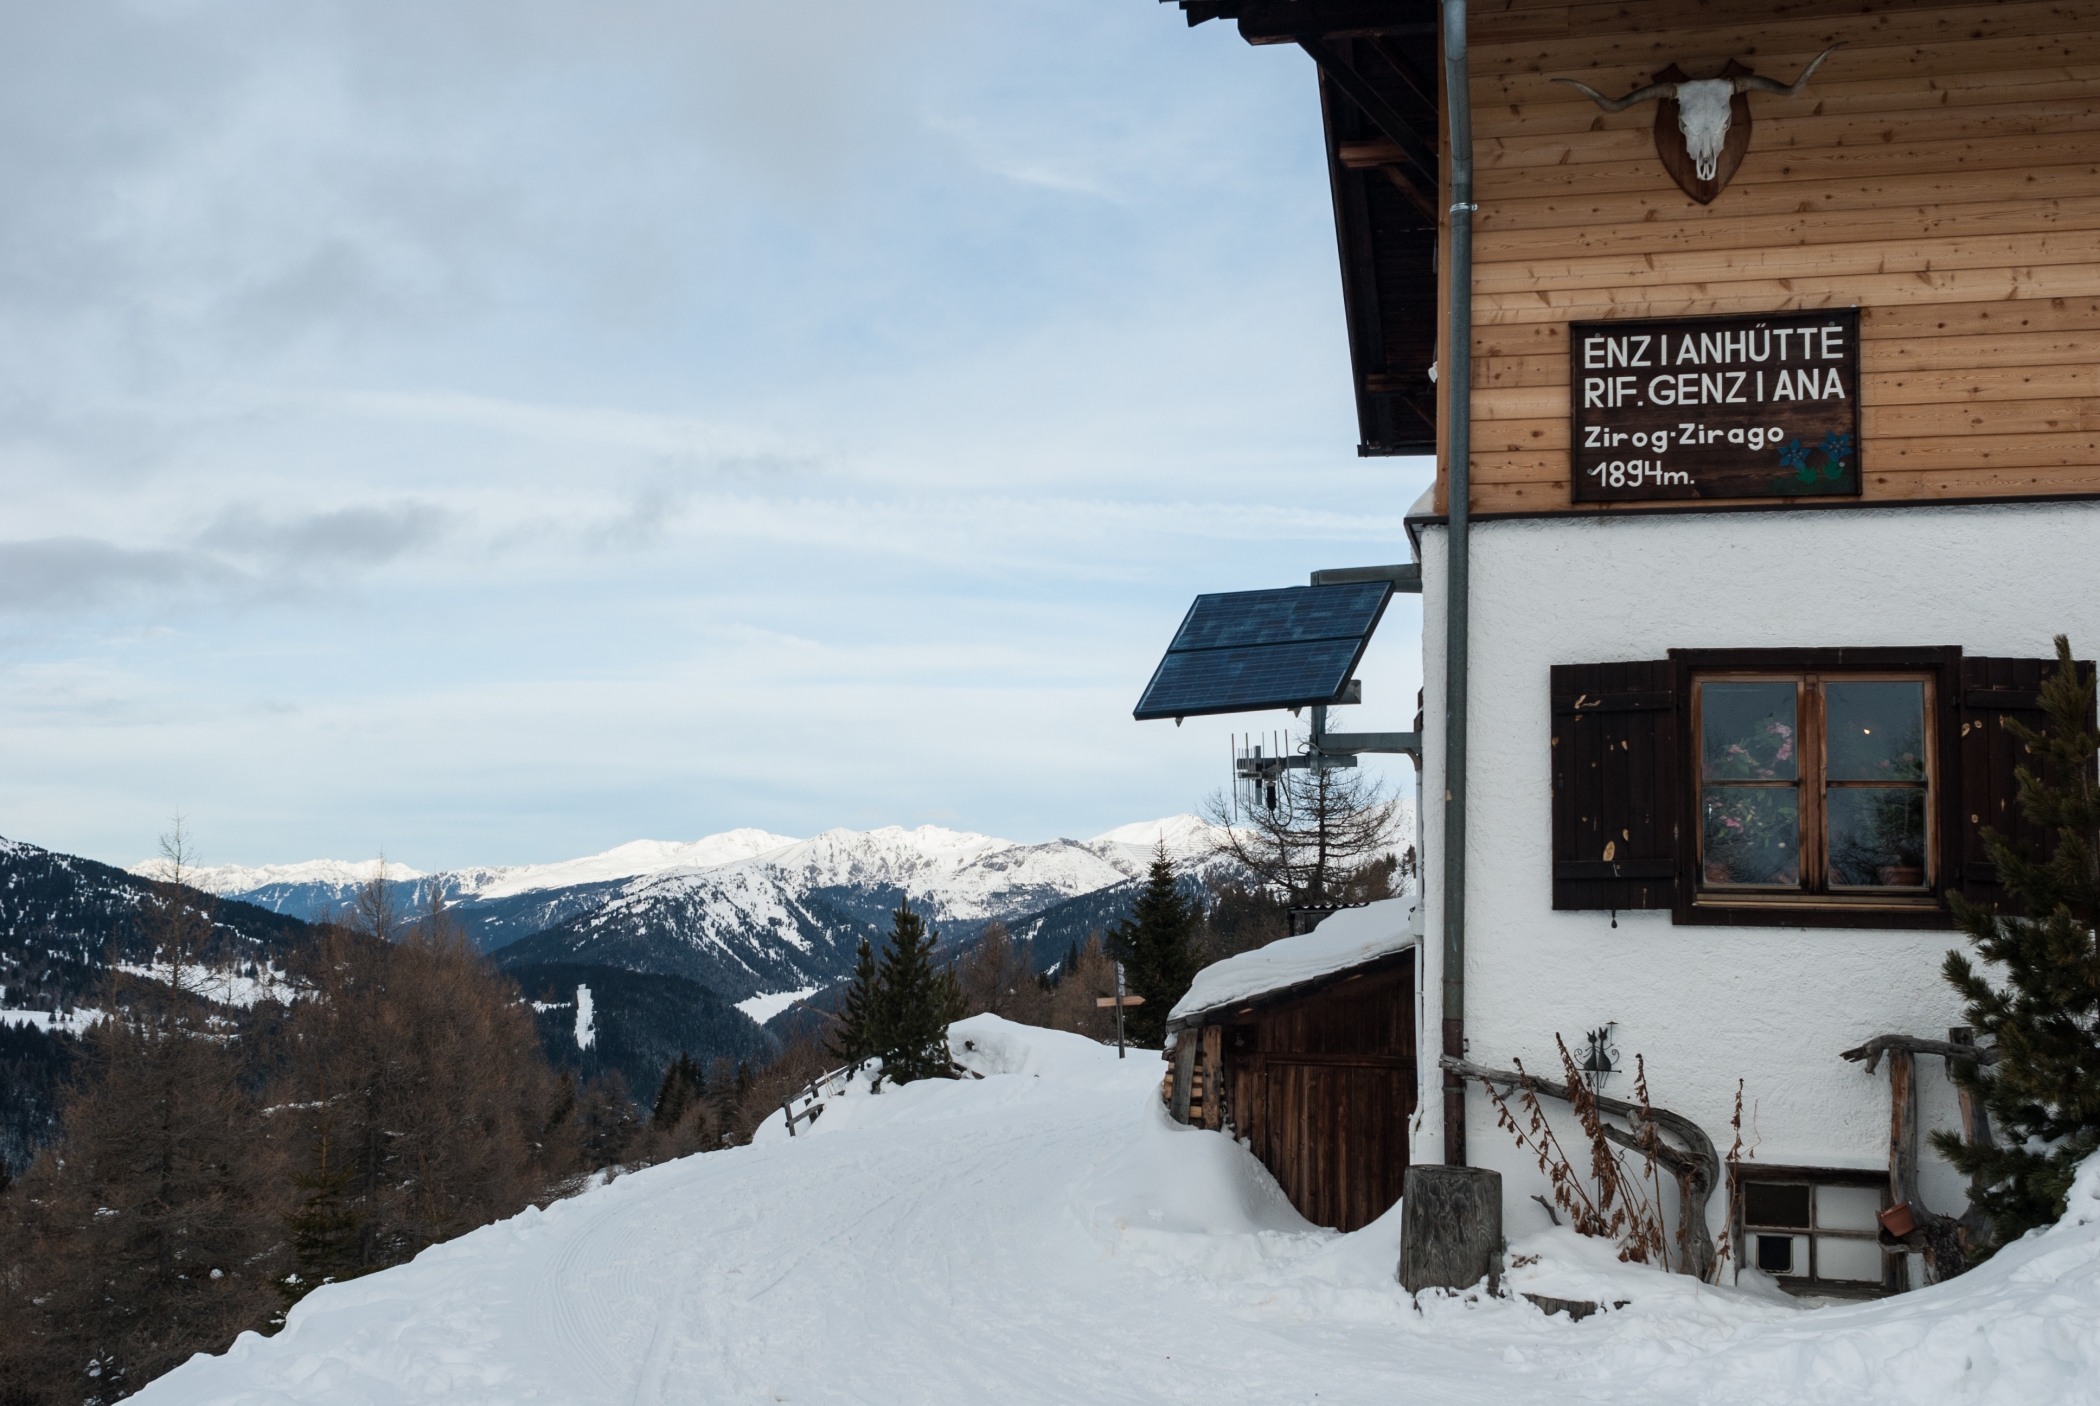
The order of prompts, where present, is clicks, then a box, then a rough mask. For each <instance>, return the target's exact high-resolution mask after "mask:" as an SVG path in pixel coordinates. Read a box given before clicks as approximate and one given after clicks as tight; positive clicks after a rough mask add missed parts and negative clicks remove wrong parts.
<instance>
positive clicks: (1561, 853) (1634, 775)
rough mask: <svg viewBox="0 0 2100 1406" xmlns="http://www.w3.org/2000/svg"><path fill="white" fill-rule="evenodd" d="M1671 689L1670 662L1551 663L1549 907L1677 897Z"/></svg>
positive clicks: (1654, 903)
mask: <svg viewBox="0 0 2100 1406" xmlns="http://www.w3.org/2000/svg"><path fill="white" fill-rule="evenodd" d="M1675 689H1676V683H1675V676H1674V672H1673V669H1672V666H1671V664H1670V661H1669V660H1667V659H1655V660H1645V661H1641V662H1638V663H1632V664H1556V665H1554V666H1553V676H1552V693H1553V906H1554V907H1555V908H1556V909H1581V908H1669V907H1672V906H1673V905H1674V904H1675V902H1676V894H1677V843H1678V836H1677V817H1678V815H1679V813H1680V812H1681V810H1682V809H1683V802H1682V798H1681V797H1680V796H1679V795H1678V787H1679V785H1680V781H1679V777H1680V774H1681V771H1682V767H1681V764H1680V761H1679V758H1678V740H1677V695H1676V691H1675Z"/></svg>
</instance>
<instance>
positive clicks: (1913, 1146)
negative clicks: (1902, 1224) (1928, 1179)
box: [1889, 1049, 1925, 1214]
mask: <svg viewBox="0 0 2100 1406" xmlns="http://www.w3.org/2000/svg"><path fill="white" fill-rule="evenodd" d="M1917 1061H1918V1057H1917V1056H1916V1055H1915V1054H1913V1053H1912V1052H1911V1051H1909V1050H1906V1049H1892V1050H1890V1051H1889V1199H1890V1200H1891V1201H1892V1202H1893V1203H1894V1204H1896V1205H1898V1206H1909V1207H1910V1208H1911V1210H1912V1212H1913V1214H1917V1213H1920V1212H1922V1211H1923V1210H1924V1209H1925V1208H1924V1207H1923V1206H1922V1205H1920V1204H1919V1202H1918V1067H1917Z"/></svg>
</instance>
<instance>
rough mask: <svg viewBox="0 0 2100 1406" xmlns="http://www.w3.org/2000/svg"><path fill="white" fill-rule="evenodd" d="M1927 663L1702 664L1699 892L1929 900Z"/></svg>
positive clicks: (1698, 686)
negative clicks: (1761, 669) (1835, 668)
mask: <svg viewBox="0 0 2100 1406" xmlns="http://www.w3.org/2000/svg"><path fill="white" fill-rule="evenodd" d="M1933 685H1934V681H1933V679H1932V677H1931V676H1930V675H1927V674H1910V675H1905V674H1859V675H1843V674H1818V673H1799V674H1762V673H1760V674H1736V673H1730V674H1719V673H1713V674H1703V675H1700V676H1697V677H1695V678H1694V680H1693V684H1692V689H1693V692H1692V719H1693V724H1692V726H1693V734H1694V736H1695V737H1696V738H1697V739H1698V741H1697V746H1698V753H1697V758H1698V777H1699V779H1698V787H1699V795H1698V806H1699V853H1698V857H1697V872H1698V899H1699V901H1702V902H1724V903H1730V904H1740V903H1746V902H1749V903H1756V902H1767V903H1773V902H1780V903H1784V902H1804V901H1810V902H1816V903H1823V904H1828V903H1831V902H1871V903H1877V904H1884V905H1885V904H1888V903H1891V902H1896V903H1914V904H1917V905H1920V906H1925V905H1931V904H1933V902H1934V900H1933V897H1932V889H1933V884H1934V881H1935V877H1936V876H1935V874H1934V872H1933V870H1934V857H1933V849H1934V843H1933V842H1934V835H1933V820H1932V817H1933V801H1934V792H1933V788H1934V784H1935V779H1936V778H1935V777H1934V774H1933V773H1934V770H1935V768H1934V766H1933V750H1934V749H1933V748H1932V747H1931V746H1929V745H1928V738H1929V737H1930V735H1931V734H1930V731H1929V729H1928V727H1927V721H1928V720H1929V719H1930V718H1932V716H1933Z"/></svg>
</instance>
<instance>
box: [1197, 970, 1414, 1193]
mask: <svg viewBox="0 0 2100 1406" xmlns="http://www.w3.org/2000/svg"><path fill="white" fill-rule="evenodd" d="M1414 984H1415V963H1414V953H1413V952H1412V951H1409V952H1405V953H1402V954H1400V955H1399V956H1398V957H1397V958H1388V959H1384V960H1381V961H1380V962H1377V963H1375V964H1372V965H1369V966H1366V967H1364V968H1361V969H1358V970H1356V971H1351V972H1342V973H1337V974H1336V975H1335V976H1333V977H1332V978H1329V979H1327V980H1325V981H1322V982H1320V983H1318V984H1316V985H1313V986H1311V987H1308V988H1302V989H1297V990H1293V991H1289V992H1285V993H1279V994H1277V995H1274V996H1270V997H1258V998H1255V999H1254V1000H1251V1001H1245V1002H1240V1003H1238V1008H1237V1009H1235V1010H1232V1011H1228V1012H1216V1013H1212V1014H1210V1015H1209V1016H1207V1017H1203V1018H1204V1019H1207V1020H1208V1021H1209V1022H1210V1023H1208V1024H1205V1025H1203V1026H1201V1027H1200V1028H1190V1029H1184V1030H1183V1032H1182V1034H1181V1036H1180V1038H1181V1039H1183V1040H1193V1041H1195V1042H1196V1061H1195V1074H1194V1078H1193V1080H1192V1086H1193V1087H1192V1090H1191V1099H1190V1107H1189V1121H1190V1122H1191V1123H1192V1124H1194V1125H1196V1126H1199V1127H1206V1128H1213V1129H1217V1130H1219V1131H1223V1132H1226V1133H1228V1134H1230V1135H1231V1136H1233V1137H1236V1138H1245V1139H1247V1140H1248V1143H1249V1145H1250V1146H1251V1148H1252V1150H1253V1152H1254V1155H1255V1156H1256V1157H1258V1158H1259V1159H1260V1160H1261V1163H1262V1165H1263V1166H1265V1167H1267V1168H1268V1169H1269V1171H1270V1173H1271V1174H1273V1175H1274V1176H1275V1178H1276V1181H1277V1184H1278V1185H1280V1186H1281V1187H1282V1188H1283V1191H1284V1194H1285V1195H1286V1196H1288V1197H1289V1198H1290V1201H1291V1204H1292V1205H1293V1206H1295V1207H1297V1209H1298V1212H1299V1214H1301V1215H1303V1216H1304V1217H1305V1218H1306V1219H1307V1220H1309V1221H1312V1222H1313V1223H1314V1224H1316V1225H1325V1226H1332V1227H1334V1228H1335V1229H1337V1230H1345V1231H1347V1230H1358V1229H1361V1228H1362V1227H1364V1226H1366V1225H1369V1224H1370V1223H1371V1222H1372V1221H1374V1220H1376V1219H1378V1217H1380V1216H1381V1215H1383V1214H1385V1212H1387V1211H1388V1210H1390V1209H1392V1206H1393V1203H1394V1202H1396V1201H1398V1200H1399V1199H1400V1190H1401V1183H1402V1181H1403V1179H1404V1178H1405V1176H1406V1173H1407V1159H1408V1151H1407V1149H1408V1120H1409V1119H1410V1118H1411V1117H1412V1116H1413V1114H1414V1110H1415V1100H1416V1094H1415V1090H1416V1084H1417V1080H1416V1069H1415V1035H1414V999H1415V998H1414Z"/></svg>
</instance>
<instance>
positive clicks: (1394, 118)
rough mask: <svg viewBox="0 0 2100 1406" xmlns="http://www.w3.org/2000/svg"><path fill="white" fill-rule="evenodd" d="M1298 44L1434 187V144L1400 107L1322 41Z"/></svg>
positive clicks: (1435, 176)
mask: <svg viewBox="0 0 2100 1406" xmlns="http://www.w3.org/2000/svg"><path fill="white" fill-rule="evenodd" d="M1299 47H1300V48H1302V49H1304V50H1305V52H1306V53H1307V54H1309V55H1311V56H1312V61H1313V62H1314V63H1316V64H1318V65H1319V67H1320V72H1321V73H1322V74H1324V75H1326V78H1327V81H1328V82H1330V83H1332V84H1334V86H1335V87H1337V88H1339V89H1341V90H1342V92H1343V93H1344V94H1346V95H1347V96H1348V99H1349V101H1351V102H1353V103H1355V104H1356V105H1357V107H1359V108H1360V109H1362V111H1363V114H1364V116H1366V117H1368V118H1370V119H1371V125H1372V126H1374V127H1376V128H1377V129H1378V130H1379V131H1380V132H1382V133H1384V135H1385V138H1386V140H1387V141H1389V142H1391V143H1392V144H1393V145H1394V146H1395V147H1396V148H1398V150H1399V153H1400V157H1401V158H1402V159H1403V160H1405V161H1406V162H1407V163H1408V164H1409V165H1411V166H1413V167H1414V168H1415V170H1416V171H1418V172H1419V173H1420V174H1421V177H1422V180H1423V182H1424V183H1425V184H1427V185H1429V186H1431V187H1432V188H1434V187H1435V186H1436V185H1437V182H1438V181H1439V180H1441V175H1440V173H1439V171H1438V169H1437V157H1436V144H1435V143H1434V142H1425V141H1423V140H1422V137H1421V135H1420V134H1419V133H1417V132H1416V131H1415V129H1414V128H1413V126H1411V125H1410V124H1409V123H1408V120H1407V119H1406V118H1405V117H1402V116H1401V115H1400V110H1399V109H1398V108H1396V107H1394V106H1393V105H1392V104H1391V103H1389V102H1387V101H1386V100H1385V96H1384V95H1383V94H1382V93H1380V92H1379V91H1378V90H1377V89H1376V88H1373V87H1372V86H1371V85H1370V83H1369V82H1368V81H1366V80H1365V78H1364V76H1363V75H1362V74H1361V73H1358V72H1357V71H1356V70H1355V69H1353V68H1351V67H1350V66H1349V65H1348V63H1346V62H1345V61H1344V60H1343V59H1342V56H1341V55H1339V54H1337V53H1335V51H1334V50H1332V49H1330V48H1328V47H1327V45H1326V43H1325V42H1324V41H1323V40H1320V39H1303V40H1301V41H1299Z"/></svg>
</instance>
